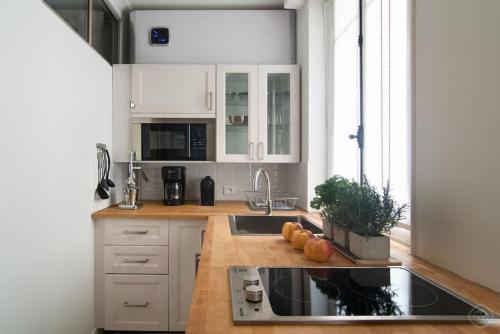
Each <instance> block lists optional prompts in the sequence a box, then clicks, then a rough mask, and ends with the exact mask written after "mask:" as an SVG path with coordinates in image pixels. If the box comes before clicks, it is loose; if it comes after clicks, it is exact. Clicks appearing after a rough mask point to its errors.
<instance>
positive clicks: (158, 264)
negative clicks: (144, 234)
mask: <svg viewBox="0 0 500 334" xmlns="http://www.w3.org/2000/svg"><path fill="white" fill-rule="evenodd" d="M104 272H105V273H106V274H168V246H104Z"/></svg>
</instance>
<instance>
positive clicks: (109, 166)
mask: <svg viewBox="0 0 500 334" xmlns="http://www.w3.org/2000/svg"><path fill="white" fill-rule="evenodd" d="M104 153H105V154H106V159H107V162H108V170H107V171H106V183H107V184H108V186H109V187H110V188H114V187H115V183H114V182H113V181H111V180H110V179H109V171H110V170H111V157H110V156H109V151H108V150H107V149H105V150H104Z"/></svg>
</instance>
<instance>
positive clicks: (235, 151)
mask: <svg viewBox="0 0 500 334" xmlns="http://www.w3.org/2000/svg"><path fill="white" fill-rule="evenodd" d="M299 76H300V74H299V66H298V65H218V66H217V161H218V162H250V163H251V162H260V163H263V162H273V163H280V162H281V163H295V162H300V81H299V80H300V78H299Z"/></svg>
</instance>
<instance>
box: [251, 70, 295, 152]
mask: <svg viewBox="0 0 500 334" xmlns="http://www.w3.org/2000/svg"><path fill="white" fill-rule="evenodd" d="M299 95H300V91H299V67H298V66H297V65H261V66H259V141H258V144H257V158H258V160H259V161H262V162H299V161H300V106H299V103H300V96H299Z"/></svg>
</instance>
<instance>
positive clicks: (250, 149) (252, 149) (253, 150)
mask: <svg viewBox="0 0 500 334" xmlns="http://www.w3.org/2000/svg"><path fill="white" fill-rule="evenodd" d="M254 146H255V145H254V143H250V145H249V148H248V150H249V151H250V160H253V159H255V147H254Z"/></svg>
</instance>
